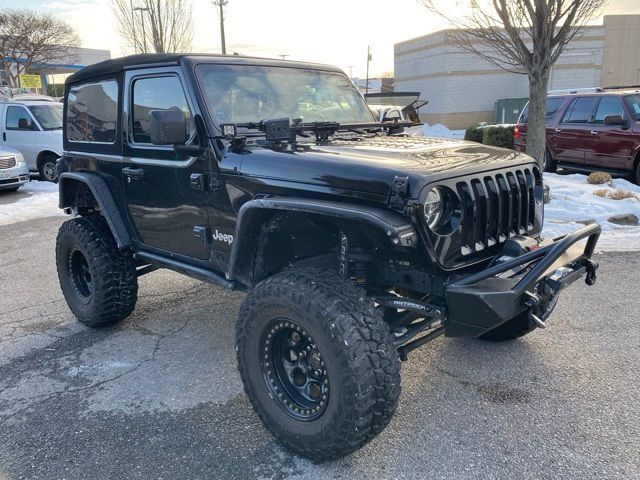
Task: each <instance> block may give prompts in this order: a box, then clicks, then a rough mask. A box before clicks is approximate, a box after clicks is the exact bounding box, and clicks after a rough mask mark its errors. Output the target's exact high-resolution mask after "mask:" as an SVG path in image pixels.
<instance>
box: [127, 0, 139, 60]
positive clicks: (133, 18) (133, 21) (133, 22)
mask: <svg viewBox="0 0 640 480" xmlns="http://www.w3.org/2000/svg"><path fill="white" fill-rule="evenodd" d="M129 3H130V4H131V31H132V33H133V53H138V38H137V37H136V12H135V11H134V9H133V0H130V2H129Z"/></svg>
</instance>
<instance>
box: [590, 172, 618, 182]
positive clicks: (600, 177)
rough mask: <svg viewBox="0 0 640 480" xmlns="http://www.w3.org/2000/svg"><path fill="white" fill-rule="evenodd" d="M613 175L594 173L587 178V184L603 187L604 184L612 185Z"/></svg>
mask: <svg viewBox="0 0 640 480" xmlns="http://www.w3.org/2000/svg"><path fill="white" fill-rule="evenodd" d="M612 180H613V179H612V178H611V175H609V174H608V173H605V172H593V173H592V174H590V175H589V176H588V177H587V183H589V184H591V185H602V184H604V183H608V184H609V185H611V181H612Z"/></svg>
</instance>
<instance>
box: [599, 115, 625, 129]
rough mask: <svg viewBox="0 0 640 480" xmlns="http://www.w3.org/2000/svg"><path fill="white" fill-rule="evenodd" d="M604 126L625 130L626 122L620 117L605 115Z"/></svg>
mask: <svg viewBox="0 0 640 480" xmlns="http://www.w3.org/2000/svg"><path fill="white" fill-rule="evenodd" d="M604 124H605V125H608V126H614V125H619V126H621V127H623V128H627V126H628V123H627V121H626V120H625V119H624V118H622V115H606V116H605V117H604Z"/></svg>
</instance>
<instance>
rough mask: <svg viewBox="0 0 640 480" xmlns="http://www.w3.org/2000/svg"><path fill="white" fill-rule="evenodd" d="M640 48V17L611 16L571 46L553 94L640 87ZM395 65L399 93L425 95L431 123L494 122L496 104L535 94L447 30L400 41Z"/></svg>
mask: <svg viewBox="0 0 640 480" xmlns="http://www.w3.org/2000/svg"><path fill="white" fill-rule="evenodd" d="M639 46H640V15H611V16H605V17H604V21H603V24H602V25H593V26H588V27H585V28H584V30H583V31H582V32H581V35H579V36H578V37H576V39H574V40H573V41H572V42H571V43H570V44H569V45H568V46H567V48H566V49H565V51H564V53H563V54H562V56H561V57H560V58H559V60H558V62H557V63H556V65H555V66H554V68H553V70H552V73H551V79H550V90H558V89H568V88H585V87H599V86H612V85H640V53H639V51H638V48H639ZM394 63H395V90H396V91H419V92H422V98H424V99H427V100H429V104H428V105H427V106H426V107H424V108H423V109H421V112H420V113H421V114H420V116H421V118H422V120H423V121H425V122H428V123H430V124H434V123H442V124H444V125H446V126H447V127H449V128H466V127H468V126H469V125H473V124H474V123H477V122H493V121H495V120H496V119H495V118H494V116H495V115H494V111H495V102H496V101H498V100H500V99H509V98H523V97H527V96H528V95H529V87H528V80H527V77H526V75H517V74H514V73H509V72H506V71H504V70H502V69H500V68H497V67H495V66H493V65H491V64H490V63H489V62H487V61H486V60H484V59H483V58H481V57H480V56H478V55H474V54H472V53H468V52H463V51H461V50H459V49H458V48H456V47H455V46H454V45H452V44H450V43H448V42H447V39H446V37H445V35H444V32H435V33H432V34H429V35H425V36H422V37H418V38H414V39H411V40H407V41H404V42H400V43H397V44H396V45H395V55H394ZM497 120H498V121H499V120H500V119H499V118H498V119H497Z"/></svg>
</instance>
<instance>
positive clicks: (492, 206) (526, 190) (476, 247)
mask: <svg viewBox="0 0 640 480" xmlns="http://www.w3.org/2000/svg"><path fill="white" fill-rule="evenodd" d="M539 183H540V173H539V171H538V169H537V168H535V167H534V168H522V169H515V170H511V171H506V172H500V173H496V174H491V175H485V176H482V177H475V178H469V179H466V180H465V181H461V182H458V183H456V190H457V191H458V196H459V197H460V201H461V205H462V231H461V243H462V248H461V249H462V254H463V255H469V254H471V253H474V252H478V251H480V250H483V249H484V248H485V247H491V246H493V245H495V244H497V243H502V242H504V241H505V240H507V238H509V237H513V236H514V235H524V234H526V233H527V232H529V231H530V230H532V229H533V227H534V224H535V208H536V206H535V197H534V187H535V186H536V185H537V184H539Z"/></svg>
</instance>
